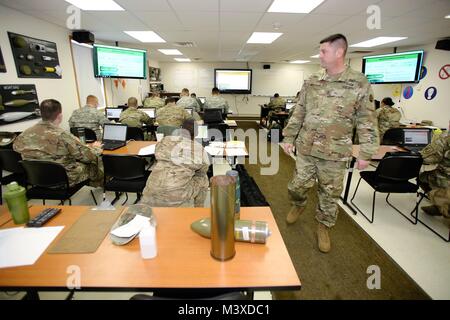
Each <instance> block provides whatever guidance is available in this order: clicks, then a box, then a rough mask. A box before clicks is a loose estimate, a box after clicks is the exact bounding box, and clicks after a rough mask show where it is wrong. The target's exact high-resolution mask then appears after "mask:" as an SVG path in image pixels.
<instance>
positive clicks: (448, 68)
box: [439, 64, 450, 80]
mask: <svg viewBox="0 0 450 320" xmlns="http://www.w3.org/2000/svg"><path fill="white" fill-rule="evenodd" d="M449 77H450V64H446V65H445V66H443V67H442V68H441V69H440V70H439V78H441V79H442V80H447V79H448V78H449Z"/></svg>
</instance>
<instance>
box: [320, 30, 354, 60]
mask: <svg viewBox="0 0 450 320" xmlns="http://www.w3.org/2000/svg"><path fill="white" fill-rule="evenodd" d="M326 42H329V43H330V44H337V45H338V46H340V47H341V48H343V49H344V55H345V54H346V53H347V48H348V42H347V38H346V37H345V36H344V35H343V34H341V33H336V34H332V35H331V36H328V37H326V38H325V39H322V40H321V41H320V44H322V43H326Z"/></svg>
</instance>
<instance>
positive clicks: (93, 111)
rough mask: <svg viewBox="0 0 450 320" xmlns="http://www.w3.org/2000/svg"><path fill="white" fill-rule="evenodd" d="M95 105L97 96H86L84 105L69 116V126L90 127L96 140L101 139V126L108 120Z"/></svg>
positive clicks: (96, 104)
mask: <svg viewBox="0 0 450 320" xmlns="http://www.w3.org/2000/svg"><path fill="white" fill-rule="evenodd" d="M97 107H98V99H97V97H96V96H93V95H89V96H87V98H86V105H85V106H84V107H83V108H81V109H77V110H75V111H74V112H73V113H72V116H71V117H70V118H69V125H70V127H71V128H73V127H84V128H89V129H92V130H94V132H95V135H96V136H97V140H101V138H102V131H101V128H102V126H103V125H104V124H105V123H109V120H108V119H107V118H106V117H105V115H104V114H103V112H100V111H99V110H97Z"/></svg>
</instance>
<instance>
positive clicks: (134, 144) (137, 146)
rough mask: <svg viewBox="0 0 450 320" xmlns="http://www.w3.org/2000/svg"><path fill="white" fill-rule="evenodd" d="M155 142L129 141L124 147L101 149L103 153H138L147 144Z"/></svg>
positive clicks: (154, 142)
mask: <svg viewBox="0 0 450 320" xmlns="http://www.w3.org/2000/svg"><path fill="white" fill-rule="evenodd" d="M156 143H157V142H156V141H129V142H128V143H127V145H126V146H125V147H122V148H119V149H116V150H103V154H127V155H138V153H139V150H141V148H144V147H148V146H149V145H152V144H156Z"/></svg>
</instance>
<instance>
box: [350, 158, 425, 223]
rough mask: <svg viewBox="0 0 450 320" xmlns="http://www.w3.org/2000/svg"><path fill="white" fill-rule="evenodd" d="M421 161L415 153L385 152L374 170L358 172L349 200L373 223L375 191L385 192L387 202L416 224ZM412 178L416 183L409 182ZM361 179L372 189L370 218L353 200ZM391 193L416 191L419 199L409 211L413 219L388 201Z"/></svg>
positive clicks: (419, 195)
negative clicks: (353, 190) (357, 178)
mask: <svg viewBox="0 0 450 320" xmlns="http://www.w3.org/2000/svg"><path fill="white" fill-rule="evenodd" d="M422 161H423V160H422V157H421V156H420V155H416V154H408V153H402V152H398V153H390V152H388V153H386V155H385V156H384V158H383V159H382V160H381V161H380V163H379V164H378V167H377V169H376V170H375V171H361V172H360V178H359V180H358V184H357V186H356V189H355V192H354V193H353V197H352V198H351V200H350V202H351V203H352V204H353V205H354V206H355V208H356V209H357V210H358V211H359V212H360V213H361V214H362V215H363V217H364V218H366V219H367V220H368V221H369V222H370V223H373V220H374V214H375V195H376V193H377V192H380V193H387V196H386V202H387V204H389V205H390V206H391V207H392V208H394V209H395V210H396V211H397V212H399V213H400V214H401V215H402V216H404V217H405V218H406V219H407V220H408V221H410V222H411V223H412V224H417V216H418V208H419V204H420V202H421V201H422V199H423V194H419V193H418V192H417V190H418V189H419V185H418V184H417V179H418V176H419V172H420V167H421V166H422ZM414 178H415V179H416V183H411V182H409V181H408V180H410V179H414ZM361 179H364V181H366V182H367V183H368V184H369V185H370V186H371V187H372V188H373V189H374V192H373V198H372V216H371V218H370V219H369V218H368V217H367V216H366V215H365V214H364V213H363V212H362V211H361V210H360V209H359V208H358V207H357V206H356V204H355V203H354V202H353V199H354V198H355V195H356V192H357V191H358V188H359V183H360V182H361ZM391 193H416V194H417V196H418V197H420V198H419V201H418V202H417V203H416V205H415V206H414V209H413V210H412V211H411V213H410V215H411V216H412V217H413V220H411V219H410V218H409V217H408V216H407V215H405V214H404V213H402V212H401V211H400V210H398V209H397V208H396V207H394V206H393V205H392V204H391V203H390V202H389V196H390V194H391ZM414 211H415V212H416V214H415V216H414V215H413V212H414Z"/></svg>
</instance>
